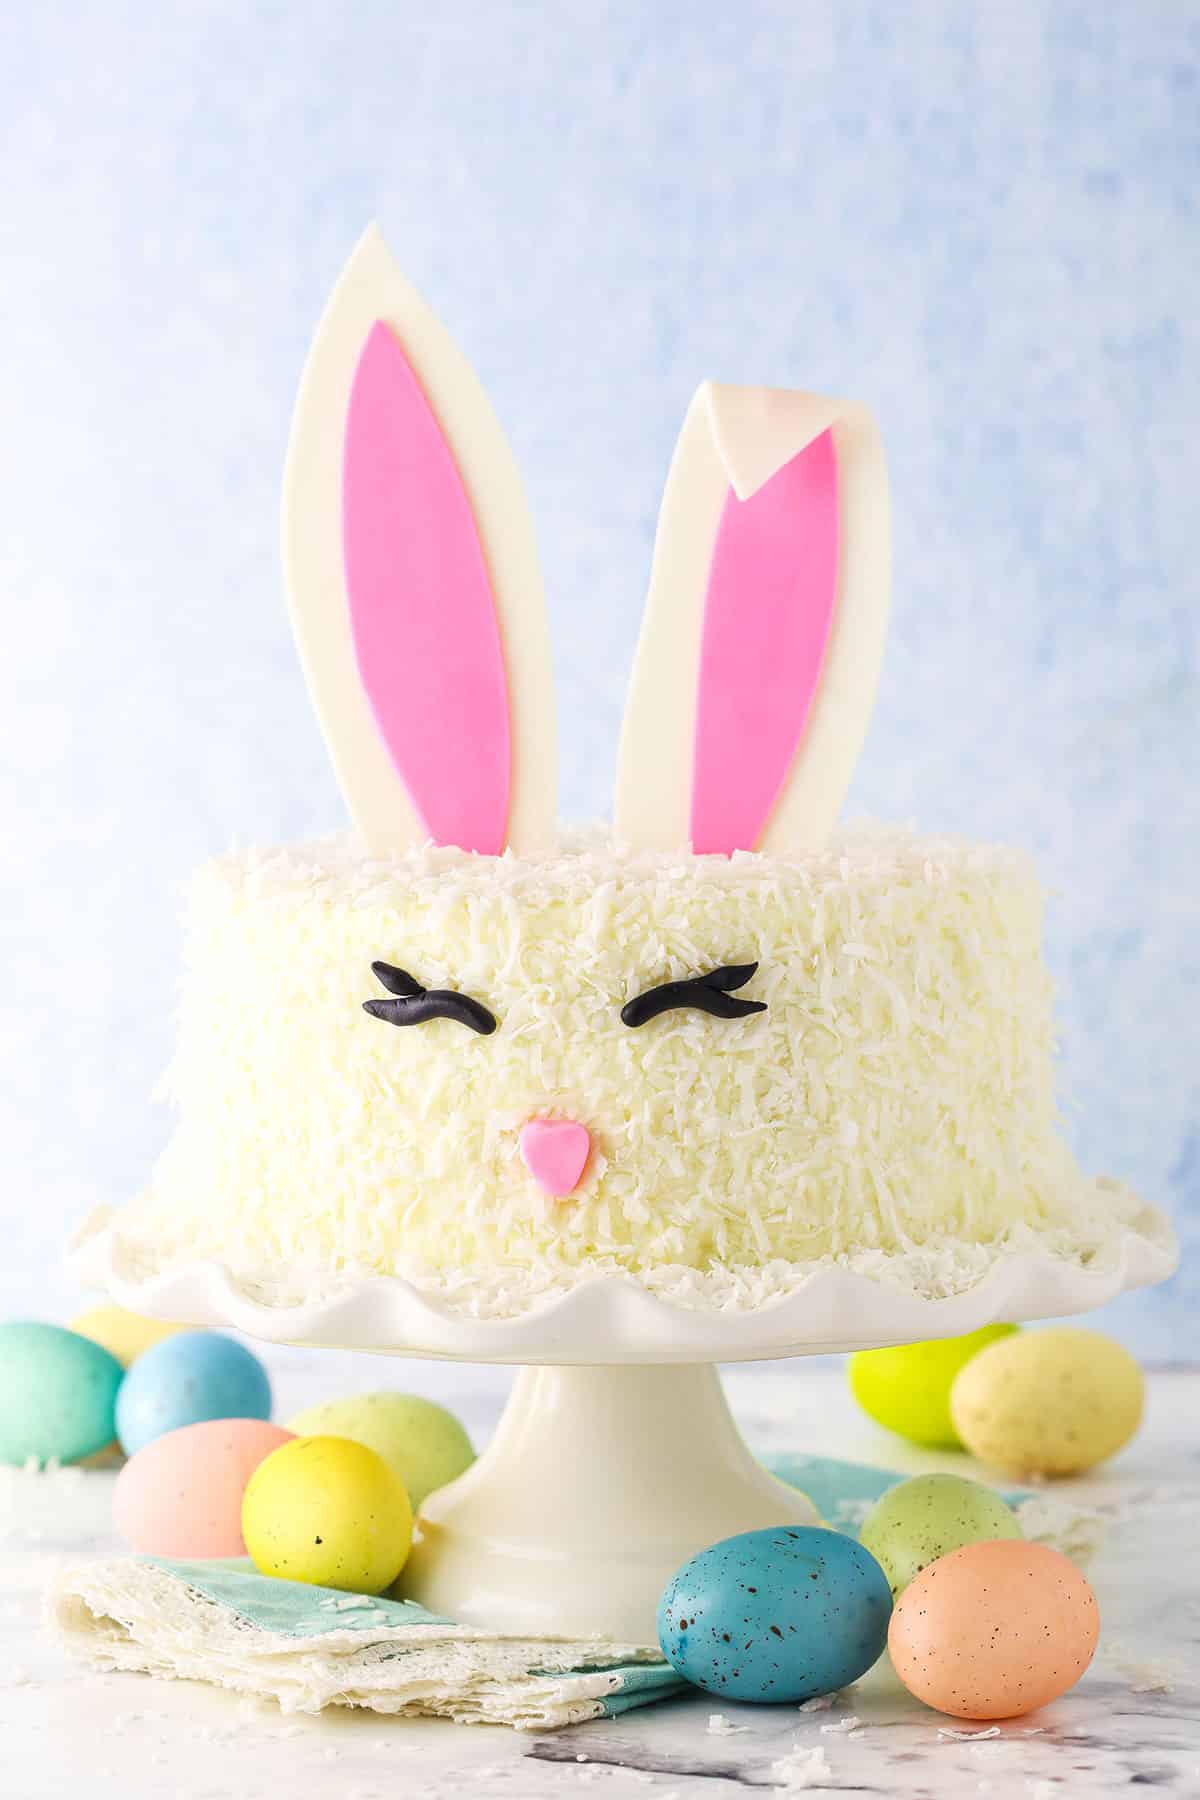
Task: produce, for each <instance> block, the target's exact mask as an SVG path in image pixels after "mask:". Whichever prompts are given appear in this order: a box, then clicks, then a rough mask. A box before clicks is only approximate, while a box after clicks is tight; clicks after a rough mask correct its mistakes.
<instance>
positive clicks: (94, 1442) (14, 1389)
mask: <svg viewBox="0 0 1200 1800" xmlns="http://www.w3.org/2000/svg"><path fill="white" fill-rule="evenodd" d="M124 1373H125V1371H124V1370H123V1369H122V1367H121V1365H120V1363H119V1362H118V1361H117V1359H116V1357H115V1356H112V1355H111V1354H110V1353H109V1352H108V1351H107V1350H105V1349H103V1348H102V1347H101V1346H100V1345H99V1344H95V1343H93V1342H92V1340H91V1338H86V1337H81V1336H80V1334H79V1333H78V1332H76V1331H67V1330H65V1329H64V1328H63V1326H61V1325H42V1324H37V1323H35V1322H34V1321H33V1320H27V1319H13V1320H10V1322H9V1323H8V1324H6V1325H0V1463H16V1464H18V1465H20V1464H23V1463H27V1462H29V1461H30V1460H32V1461H34V1462H36V1463H48V1462H51V1461H57V1462H62V1463H73V1462H79V1461H80V1459H81V1458H82V1457H85V1456H90V1455H91V1454H92V1452H93V1451H94V1450H101V1449H103V1447H104V1446H105V1445H106V1444H109V1443H111V1442H112V1440H113V1438H114V1437H115V1436H116V1425H115V1423H114V1419H113V1409H114V1407H115V1405H116V1399H117V1389H118V1388H119V1387H120V1385H121V1379H122V1376H123V1375H124Z"/></svg>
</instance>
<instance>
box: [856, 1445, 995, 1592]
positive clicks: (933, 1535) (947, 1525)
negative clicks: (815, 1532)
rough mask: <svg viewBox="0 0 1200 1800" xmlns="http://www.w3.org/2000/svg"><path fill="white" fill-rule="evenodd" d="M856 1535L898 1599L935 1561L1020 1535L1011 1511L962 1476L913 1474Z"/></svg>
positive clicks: (878, 1505) (890, 1492)
mask: <svg viewBox="0 0 1200 1800" xmlns="http://www.w3.org/2000/svg"><path fill="white" fill-rule="evenodd" d="M859 1536H860V1539H861V1541H862V1544H863V1547H864V1549H866V1550H869V1551H870V1552H871V1555H872V1556H873V1557H874V1558H875V1560H876V1562H877V1563H879V1564H880V1566H881V1568H882V1569H883V1572H884V1574H885V1575H886V1576H887V1578H888V1580H889V1581H890V1582H891V1584H892V1593H893V1594H895V1595H896V1596H897V1597H899V1595H900V1594H902V1593H903V1592H904V1589H905V1588H906V1587H907V1586H908V1584H909V1582H910V1581H915V1579H916V1577H917V1576H918V1575H919V1574H920V1573H921V1571H922V1569H926V1568H928V1567H929V1564H930V1563H933V1562H936V1561H937V1560H938V1557H939V1556H948V1555H949V1553H950V1551H951V1550H961V1549H962V1547H963V1545H964V1544H983V1543H991V1542H993V1541H994V1540H995V1539H997V1538H1019V1537H1023V1536H1024V1533H1023V1532H1022V1530H1021V1527H1020V1525H1019V1524H1018V1523H1017V1515H1016V1513H1015V1512H1014V1511H1013V1509H1012V1507H1011V1506H1008V1505H1007V1504H1006V1503H1005V1502H1004V1501H1003V1500H1002V1499H1001V1498H1000V1496H999V1494H995V1493H993V1492H992V1490H991V1488H987V1487H984V1486H983V1485H982V1483H981V1482H978V1481H968V1480H967V1478H966V1476H965V1475H915V1476H914V1477H913V1479H912V1480H911V1481H902V1482H900V1483H899V1484H898V1486H896V1487H894V1488H889V1489H888V1491H887V1493H886V1494H885V1495H884V1496H883V1498H882V1499H881V1500H879V1501H878V1502H877V1503H876V1505H875V1506H874V1507H873V1508H872V1510H871V1511H870V1513H868V1515H867V1517H866V1519H865V1521H864V1522H863V1527H862V1530H861V1532H860V1533H859Z"/></svg>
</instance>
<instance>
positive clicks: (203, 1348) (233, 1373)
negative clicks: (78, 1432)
mask: <svg viewBox="0 0 1200 1800" xmlns="http://www.w3.org/2000/svg"><path fill="white" fill-rule="evenodd" d="M270 1416H271V1384H270V1382H269V1381H268V1379H267V1371H266V1370H265V1369H264V1368H263V1366H262V1364H261V1363H260V1362H259V1360H258V1358H257V1356H255V1355H254V1354H253V1352H252V1351H250V1350H247V1349H245V1348H244V1346H243V1345H241V1344H238V1343H235V1342H234V1340H233V1339H232V1338H228V1337H223V1336H222V1335H221V1333H220V1332H219V1331H179V1332H176V1334H175V1335H174V1337H169V1338H164V1339H163V1340H162V1342H161V1343H158V1344H155V1345H153V1346H152V1348H151V1349H149V1350H147V1351H146V1352H145V1353H144V1355H142V1356H139V1357H138V1359H137V1361H136V1362H135V1363H134V1364H133V1366H132V1368H131V1369H130V1370H129V1372H128V1373H127V1375H126V1376H125V1379H124V1381H123V1382H122V1383H121V1388H120V1392H119V1393H118V1395H117V1436H118V1438H120V1440H121V1448H122V1450H124V1452H125V1454H126V1456H136V1454H137V1452H138V1451H139V1450H141V1449H143V1448H144V1446H145V1445H146V1444H150V1443H153V1441H154V1439H155V1438H159V1437H161V1436H162V1435H163V1433H164V1432H165V1431H177V1430H178V1429H179V1427H180V1426H181V1425H197V1424H199V1423H200V1421H201V1420H202V1419H269V1418H270Z"/></svg>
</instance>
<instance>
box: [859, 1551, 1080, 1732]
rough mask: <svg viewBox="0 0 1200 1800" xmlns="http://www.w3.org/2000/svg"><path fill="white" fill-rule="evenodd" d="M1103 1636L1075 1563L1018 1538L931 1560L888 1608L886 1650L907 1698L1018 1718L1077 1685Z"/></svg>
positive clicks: (965, 1714) (954, 1710) (962, 1712)
mask: <svg viewBox="0 0 1200 1800" xmlns="http://www.w3.org/2000/svg"><path fill="white" fill-rule="evenodd" d="M1099 1634H1100V1613H1099V1609H1098V1607H1097V1605H1096V1596H1095V1594H1094V1593H1093V1592H1092V1590H1091V1588H1090V1587H1089V1585H1088V1583H1087V1582H1086V1581H1085V1580H1084V1578H1083V1576H1082V1575H1081V1574H1080V1573H1079V1570H1078V1569H1077V1568H1076V1567H1075V1565H1074V1563H1071V1562H1068V1561H1067V1559H1066V1557H1065V1556H1060V1555H1059V1553H1058V1551H1057V1550H1050V1549H1047V1547H1046V1545H1045V1544H1027V1543H1025V1542H1024V1541H1023V1540H1022V1539H1019V1538H1007V1539H1004V1540H1003V1541H1000V1542H995V1543H985V1544H964V1546H963V1547H962V1549H961V1550H952V1551H951V1552H950V1554H949V1556H941V1557H939V1558H938V1560H937V1562H934V1563H930V1565H929V1567H928V1568H927V1569H926V1570H924V1572H923V1573H922V1574H920V1575H918V1576H917V1579H916V1580H915V1581H914V1582H912V1583H910V1585H909V1586H908V1587H907V1588H905V1590H904V1593H903V1594H902V1595H901V1596H900V1599H899V1601H898V1602H897V1605H896V1610H895V1612H894V1613H893V1614H892V1622H891V1627H890V1629H889V1631H888V1649H889V1651H890V1652H891V1657H892V1663H893V1665H894V1667H895V1670H896V1673H897V1675H898V1676H899V1677H900V1679H901V1681H902V1682H903V1683H904V1685H905V1687H906V1688H907V1689H908V1691H909V1693H910V1694H915V1695H916V1697H917V1699H918V1700H923V1701H924V1702H925V1704H926V1706H932V1707H934V1708H935V1709H936V1710H937V1711H938V1712H944V1713H950V1714H951V1715H952V1716H953V1717H954V1718H956V1719H1015V1718H1018V1717H1020V1715H1021V1714H1022V1713H1028V1712H1033V1711H1034V1709H1035V1708H1036V1707H1039V1706H1045V1705H1046V1704H1047V1703H1048V1702H1049V1701H1051V1700H1056V1699H1057V1698H1058V1696H1059V1694H1065V1693H1066V1691H1067V1689H1068V1688H1072V1687H1074V1686H1075V1683H1076V1682H1077V1681H1078V1680H1079V1678H1080V1676H1081V1675H1082V1674H1083V1672H1084V1670H1085V1669H1086V1668H1087V1666H1088V1664H1089V1663H1090V1662H1091V1660H1092V1656H1093V1655H1094V1653H1095V1649H1096V1639H1097V1637H1098V1636H1099Z"/></svg>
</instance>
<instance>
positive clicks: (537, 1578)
mask: <svg viewBox="0 0 1200 1800" xmlns="http://www.w3.org/2000/svg"><path fill="white" fill-rule="evenodd" d="M817 1522H818V1520H817V1515H816V1513H815V1511H814V1510H813V1508H812V1506H811V1505H810V1503H809V1502H808V1501H807V1500H806V1499H805V1497H804V1495H803V1494H801V1493H799V1492H797V1490H796V1489H795V1488H790V1487H788V1486H786V1485H785V1483H783V1482H781V1481H777V1480H776V1479H775V1477H774V1476H773V1475H768V1474H767V1472H766V1470H765V1469H762V1468H760V1466H759V1465H758V1464H757V1463H756V1462H755V1460H754V1458H753V1457H752V1456H751V1454H750V1452H749V1450H748V1449H747V1448H746V1445H745V1444H744V1443H743V1441H742V1439H741V1437H740V1436H739V1434H738V1430H737V1427H736V1426H735V1425H734V1422H733V1419H732V1417H731V1415H730V1412H729V1407H728V1405H727V1404H726V1401H725V1396H724V1393H723V1392H722V1390H721V1384H720V1381H719V1379H718V1377H717V1371H716V1369H715V1367H714V1366H713V1365H712V1364H711V1363H699V1364H692V1365H684V1366H679V1365H672V1364H661V1363H660V1364H643V1365H639V1364H633V1365H623V1366H605V1367H567V1368H563V1367H542V1368H525V1369H522V1370H521V1372H520V1374H519V1375H518V1377H517V1381H516V1385H515V1387H514V1389H513V1393H512V1396H511V1398H510V1400H509V1402H508V1406H507V1408H506V1410H505V1412H504V1416H503V1418H502V1419H501V1421H500V1425H499V1427H498V1429H497V1431H496V1435H495V1437H494V1438H493V1440H492V1442H491V1444H490V1445H489V1446H488V1448H487V1450H485V1452H484V1453H483V1455H482V1456H481V1457H480V1458H479V1461H478V1462H477V1463H475V1464H473V1466H472V1467H471V1468H470V1469H468V1470H467V1472H466V1474H465V1475H462V1476H460V1477H459V1479H458V1480H457V1481H455V1482H452V1483H451V1484H450V1486H449V1487H445V1488H442V1489H440V1490H439V1491H438V1492H437V1493H435V1494H431V1495H430V1496H429V1499H428V1500H427V1501H426V1502H425V1505H424V1507H423V1509H422V1511H421V1514H420V1519H419V1522H418V1525H419V1533H420V1535H419V1538H418V1541H417V1543H416V1545H415V1546H414V1549H413V1552H412V1555H411V1557H410V1558H409V1561H408V1564H407V1566H406V1568H405V1571H404V1574H403V1575H402V1576H401V1578H400V1587H401V1590H402V1591H403V1593H404V1594H405V1596H406V1597H407V1598H409V1599H412V1600H417V1601H419V1602H420V1603H421V1605H422V1606H425V1607H428V1609H429V1610H430V1612H434V1613H439V1614H441V1615H443V1616H444V1617H446V1618H450V1619H456V1620H459V1621H461V1622H462V1623H464V1624H468V1625H479V1626H483V1627H491V1628H493V1629H495V1630H497V1631H503V1632H504V1633H506V1634H508V1635H512V1636H526V1635H528V1636H531V1637H536V1636H556V1637H557V1636H562V1637H579V1638H593V1637H605V1638H612V1639H614V1640H617V1641H619V1642H621V1643H625V1644H644V1645H654V1644H656V1643H657V1637H658V1634H657V1630H656V1627H655V1611H656V1608H657V1603H658V1597H659V1595H660V1594H661V1592H662V1590H663V1588H664V1587H665V1586H666V1584H667V1582H668V1580H669V1579H670V1577H671V1576H672V1575H673V1574H674V1572H675V1570H676V1569H677V1568H678V1567H679V1565H680V1564H681V1563H682V1562H685V1561H686V1560H687V1558H688V1557H689V1556H692V1555H694V1554H695V1552H696V1551H697V1550H702V1549H704V1548H705V1546H706V1545H708V1544H712V1543H715V1542H716V1541H717V1539H719V1538H726V1537H732V1536H733V1535H734V1533H735V1532H739V1531H754V1530H757V1529H758V1528H759V1527H761V1526H770V1525H812V1524H816V1523H817Z"/></svg>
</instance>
